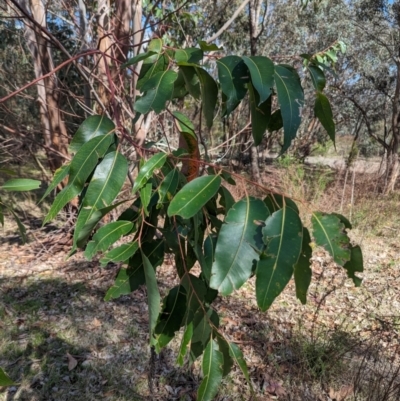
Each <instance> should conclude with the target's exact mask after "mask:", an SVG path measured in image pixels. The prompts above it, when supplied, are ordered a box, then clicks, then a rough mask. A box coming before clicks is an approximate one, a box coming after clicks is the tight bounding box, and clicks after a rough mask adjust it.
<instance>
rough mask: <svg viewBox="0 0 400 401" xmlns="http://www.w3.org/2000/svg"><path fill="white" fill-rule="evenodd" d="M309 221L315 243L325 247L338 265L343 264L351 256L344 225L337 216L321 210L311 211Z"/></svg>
mask: <svg viewBox="0 0 400 401" xmlns="http://www.w3.org/2000/svg"><path fill="white" fill-rule="evenodd" d="M311 222H312V227H313V235H314V239H315V242H316V244H317V245H319V246H322V247H323V248H325V249H326V250H327V251H328V252H329V253H330V255H331V256H332V257H333V260H334V261H335V262H336V263H337V264H338V265H340V266H344V264H345V263H346V262H348V261H349V260H350V258H351V253H350V240H349V237H348V236H347V234H346V232H345V225H344V224H343V223H342V222H341V220H340V219H339V218H338V217H337V216H335V215H333V214H326V213H322V212H315V213H313V215H312V217H311Z"/></svg>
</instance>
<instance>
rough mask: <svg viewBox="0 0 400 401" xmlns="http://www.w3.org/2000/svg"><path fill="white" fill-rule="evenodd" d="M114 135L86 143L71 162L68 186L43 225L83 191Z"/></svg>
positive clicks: (57, 197)
mask: <svg viewBox="0 0 400 401" xmlns="http://www.w3.org/2000/svg"><path fill="white" fill-rule="evenodd" d="M112 139H113V137H112V135H103V136H96V137H95V138H92V139H90V140H89V142H86V143H85V144H84V145H82V146H81V148H80V149H79V150H78V152H77V153H76V155H75V157H74V158H73V159H72V161H71V165H70V174H69V180H68V185H67V186H66V187H65V188H64V189H63V190H62V191H61V192H60V193H59V194H58V195H57V196H56V198H55V200H54V202H53V204H52V206H51V208H50V211H49V212H48V214H47V216H46V217H45V219H44V221H43V224H46V223H47V222H49V221H50V220H52V219H54V217H55V216H56V215H57V213H58V212H59V211H60V210H61V209H62V208H63V207H64V206H65V205H66V204H67V203H68V202H69V201H71V200H72V199H73V198H74V197H75V196H77V195H79V193H80V192H81V191H82V189H83V187H84V185H85V182H86V180H87V178H88V177H89V176H90V174H91V173H92V171H93V170H94V168H95V167H96V164H97V163H98V161H99V159H100V158H102V157H103V156H104V155H105V153H106V151H107V149H108V147H109V146H110V145H111V141H112Z"/></svg>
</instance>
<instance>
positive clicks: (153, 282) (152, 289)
mask: <svg viewBox="0 0 400 401" xmlns="http://www.w3.org/2000/svg"><path fill="white" fill-rule="evenodd" d="M142 260H143V268H144V275H145V278H146V287H147V302H148V305H149V332H150V344H151V345H155V339H154V337H153V333H154V329H155V327H156V325H157V318H158V315H159V314H160V292H159V290H158V285H157V278H156V273H155V271H154V267H153V266H152V265H151V263H150V261H149V259H148V258H147V256H146V255H145V254H144V253H143V252H142Z"/></svg>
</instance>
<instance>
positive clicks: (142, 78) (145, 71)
mask: <svg viewBox="0 0 400 401" xmlns="http://www.w3.org/2000/svg"><path fill="white" fill-rule="evenodd" d="M168 65H169V59H168V57H167V56H166V55H165V54H156V55H154V56H151V57H149V58H147V59H146V60H144V61H143V64H142V68H141V69H140V74H139V79H138V82H137V85H136V88H137V89H138V90H140V91H141V90H142V88H143V86H144V85H145V84H146V83H147V82H148V81H149V80H150V79H151V78H152V77H154V76H155V75H156V74H158V73H160V72H164V71H166V70H167V68H168Z"/></svg>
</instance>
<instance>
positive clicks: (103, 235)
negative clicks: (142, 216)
mask: <svg viewBox="0 0 400 401" xmlns="http://www.w3.org/2000/svg"><path fill="white" fill-rule="evenodd" d="M132 227H133V223H132V222H130V221H123V220H118V221H113V222H111V223H108V224H106V225H105V226H103V227H101V228H100V229H99V230H98V231H97V232H96V234H95V235H94V236H93V239H92V240H91V241H90V242H89V243H88V244H87V246H86V249H85V253H84V255H85V257H86V259H88V260H91V259H92V258H93V256H94V255H95V254H96V253H97V252H104V251H105V250H107V249H108V248H109V247H110V246H111V245H112V244H114V243H115V242H116V241H118V240H119V239H120V238H121V237H122V236H123V235H126V234H128V233H129V231H130V230H131V229H132Z"/></svg>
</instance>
